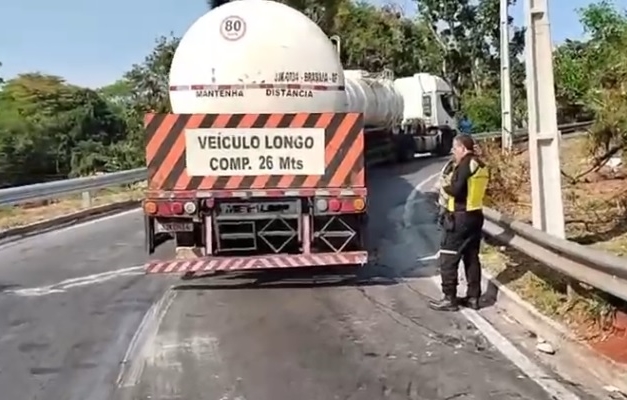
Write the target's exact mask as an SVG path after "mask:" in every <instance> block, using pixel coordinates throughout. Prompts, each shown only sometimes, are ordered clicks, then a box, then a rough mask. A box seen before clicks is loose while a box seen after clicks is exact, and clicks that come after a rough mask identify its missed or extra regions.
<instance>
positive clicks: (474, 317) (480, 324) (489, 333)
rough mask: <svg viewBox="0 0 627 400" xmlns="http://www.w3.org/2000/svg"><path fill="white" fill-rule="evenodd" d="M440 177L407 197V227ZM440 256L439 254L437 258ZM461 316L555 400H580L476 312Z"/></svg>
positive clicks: (435, 280)
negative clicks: (421, 196)
mask: <svg viewBox="0 0 627 400" xmlns="http://www.w3.org/2000/svg"><path fill="white" fill-rule="evenodd" d="M439 175H440V172H438V173H437V174H434V175H431V176H429V177H428V178H426V179H424V180H423V181H421V182H419V183H418V184H417V185H416V187H415V188H414V190H412V192H411V193H410V194H409V196H408V197H407V201H406V203H405V213H404V221H403V222H404V223H405V225H406V226H407V225H409V224H410V223H411V220H412V215H413V213H414V207H412V203H413V201H414V199H415V198H416V197H417V196H418V192H420V191H421V190H422V189H423V188H425V187H426V186H427V185H428V184H429V183H430V182H432V181H433V180H434V179H435V178H436V177H438V176H439ZM437 255H439V252H438V253H437V254H436V256H437ZM431 281H432V282H433V283H435V284H436V285H437V286H438V287H439V286H440V277H439V276H433V277H431ZM461 314H462V315H463V316H464V317H465V318H466V319H467V320H468V321H470V322H472V324H473V325H475V326H476V327H477V329H478V330H479V331H480V332H481V333H482V334H483V335H484V336H485V337H486V339H487V340H488V341H489V342H490V343H492V345H493V346H494V347H496V348H497V349H498V350H499V351H500V352H501V353H502V354H503V355H504V356H505V357H507V359H509V360H510V361H511V362H512V363H513V364H514V365H516V366H517V367H518V368H519V369H520V370H521V371H522V372H523V373H524V374H525V375H527V376H528V377H529V378H530V379H531V380H533V381H534V382H535V383H536V384H538V385H539V386H540V387H541V388H542V389H543V390H544V391H545V392H546V393H547V394H549V395H550V396H552V397H553V398H555V399H560V400H580V398H579V397H578V396H577V395H575V394H574V393H573V392H571V391H569V390H568V389H567V388H566V387H564V385H562V384H561V383H559V382H558V381H557V380H555V379H554V378H552V377H551V376H550V375H547V374H546V373H545V372H544V371H543V369H542V368H541V367H540V366H539V365H538V364H536V363H535V362H533V361H532V360H531V359H530V358H529V357H527V356H526V355H525V354H523V353H522V352H521V351H520V350H518V348H516V346H514V345H513V344H512V343H511V342H510V341H509V340H507V338H506V337H505V336H503V335H502V334H501V333H500V332H499V331H497V330H496V329H495V328H494V327H493V326H492V325H490V323H489V322H488V321H486V320H485V318H483V317H482V316H481V314H479V313H478V312H477V311H475V310H471V309H463V310H462V311H461Z"/></svg>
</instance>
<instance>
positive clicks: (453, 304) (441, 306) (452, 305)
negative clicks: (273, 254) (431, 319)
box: [429, 296, 459, 311]
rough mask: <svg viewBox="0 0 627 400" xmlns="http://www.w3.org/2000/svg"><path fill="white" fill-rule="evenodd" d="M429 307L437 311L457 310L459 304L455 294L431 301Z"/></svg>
mask: <svg viewBox="0 0 627 400" xmlns="http://www.w3.org/2000/svg"><path fill="white" fill-rule="evenodd" d="M429 308H431V309H432V310H436V311H457V310H459V305H458V304H457V298H456V297H455V296H444V298H443V299H442V300H437V301H435V300H432V301H430V302H429Z"/></svg>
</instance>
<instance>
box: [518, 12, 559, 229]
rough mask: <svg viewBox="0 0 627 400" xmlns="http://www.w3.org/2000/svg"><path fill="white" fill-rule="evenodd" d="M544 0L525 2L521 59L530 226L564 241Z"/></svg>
mask: <svg viewBox="0 0 627 400" xmlns="http://www.w3.org/2000/svg"><path fill="white" fill-rule="evenodd" d="M547 3H548V1H547V0H526V1H525V20H526V26H527V32H526V37H525V45H526V46H525V58H526V64H527V108H528V117H529V124H528V125H529V164H530V170H531V207H532V214H533V226H534V227H535V228H537V229H540V230H543V231H545V232H547V233H549V234H551V235H553V236H557V237H560V238H564V236H565V234H564V205H563V203H562V180H561V172H560V149H559V142H560V140H559V139H560V137H559V131H558V130H557V115H556V114H557V107H556V105H555V89H554V87H553V46H552V44H551V28H550V24H549V15H548V4H547Z"/></svg>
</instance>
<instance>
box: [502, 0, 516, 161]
mask: <svg viewBox="0 0 627 400" xmlns="http://www.w3.org/2000/svg"><path fill="white" fill-rule="evenodd" d="M508 8H509V0H501V135H502V137H501V144H502V146H503V150H504V151H509V150H511V148H512V143H513V137H512V134H513V131H512V88H511V71H510V59H509V13H508Z"/></svg>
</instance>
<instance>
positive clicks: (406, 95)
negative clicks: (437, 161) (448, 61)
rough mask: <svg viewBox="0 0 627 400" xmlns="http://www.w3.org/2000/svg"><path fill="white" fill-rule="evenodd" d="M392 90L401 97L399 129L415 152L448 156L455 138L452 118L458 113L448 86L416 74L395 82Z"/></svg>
mask: <svg viewBox="0 0 627 400" xmlns="http://www.w3.org/2000/svg"><path fill="white" fill-rule="evenodd" d="M394 87H395V89H396V90H397V91H399V92H400V93H401V94H402V96H403V100H404V109H403V122H402V126H403V130H404V131H405V133H406V134H409V135H412V136H413V137H414V138H415V142H416V152H417V153H424V152H433V153H436V154H439V155H445V154H448V153H449V152H450V150H451V146H452V140H453V137H454V136H455V135H456V134H457V125H458V121H457V118H456V116H455V114H456V112H457V111H458V110H459V106H458V101H457V98H456V96H455V94H454V93H453V89H452V88H451V87H450V85H449V84H448V83H447V82H446V81H445V80H444V79H442V78H440V77H438V76H435V75H431V74H427V73H417V74H414V76H410V77H404V78H397V79H396V80H395V81H394Z"/></svg>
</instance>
